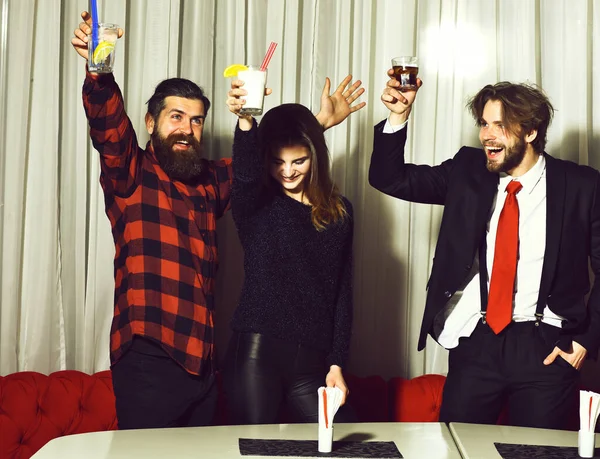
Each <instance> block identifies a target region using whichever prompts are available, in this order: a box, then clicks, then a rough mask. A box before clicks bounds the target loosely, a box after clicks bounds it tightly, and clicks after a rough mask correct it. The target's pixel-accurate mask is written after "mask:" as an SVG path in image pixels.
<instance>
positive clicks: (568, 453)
mask: <svg viewBox="0 0 600 459" xmlns="http://www.w3.org/2000/svg"><path fill="white" fill-rule="evenodd" d="M494 446H495V447H496V450H497V451H498V453H500V456H502V458H503V459H530V458H534V459H580V458H579V454H578V453H577V448H576V447H570V446H536V445H513V444H510V443H494ZM594 458H596V459H600V448H596V450H595V451H594Z"/></svg>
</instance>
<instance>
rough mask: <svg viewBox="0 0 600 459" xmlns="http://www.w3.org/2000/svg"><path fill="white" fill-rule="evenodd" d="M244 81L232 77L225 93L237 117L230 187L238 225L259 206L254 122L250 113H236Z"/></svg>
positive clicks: (260, 169)
mask: <svg viewBox="0 0 600 459" xmlns="http://www.w3.org/2000/svg"><path fill="white" fill-rule="evenodd" d="M243 85H244V82H243V81H241V80H234V81H232V82H231V89H230V90H229V93H228V94H227V96H228V97H227V101H226V103H227V107H228V108H229V111H230V112H231V113H233V114H234V115H236V116H237V117H238V125H237V126H236V129H235V134H234V138H233V184H232V189H231V211H232V214H233V219H234V221H235V224H236V226H237V227H238V228H239V227H240V226H241V225H243V224H244V222H245V221H246V220H247V219H248V218H250V217H251V216H252V215H253V214H254V213H255V212H256V210H257V209H258V207H259V205H260V195H261V190H262V174H263V172H264V165H263V162H262V160H261V157H260V151H259V148H258V140H257V127H256V121H255V120H254V118H252V117H251V116H244V115H241V114H240V110H241V109H242V107H243V105H244V103H245V101H244V96H245V95H246V94H247V93H246V90H245V89H243V88H242V86H243Z"/></svg>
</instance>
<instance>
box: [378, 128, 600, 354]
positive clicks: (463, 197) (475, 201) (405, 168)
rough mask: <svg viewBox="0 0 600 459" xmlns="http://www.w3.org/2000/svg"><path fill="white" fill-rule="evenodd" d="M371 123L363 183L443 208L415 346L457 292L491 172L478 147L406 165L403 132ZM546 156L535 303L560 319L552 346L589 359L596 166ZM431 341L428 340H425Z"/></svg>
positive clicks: (594, 337) (478, 233)
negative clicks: (582, 352)
mask: <svg viewBox="0 0 600 459" xmlns="http://www.w3.org/2000/svg"><path fill="white" fill-rule="evenodd" d="M384 125H385V121H383V122H381V123H379V124H378V125H377V126H375V138H374V147H373V155H372V157H371V167H370V169H369V183H370V184H371V185H372V186H373V187H375V188H376V189H378V190H380V191H382V192H383V193H386V194H388V195H390V196H394V197H396V198H400V199H403V200H406V201H412V202H420V203H427V204H440V205H443V206H444V214H443V217H442V223H441V227H440V232H439V237H438V242H437V246H436V250H435V258H434V261H433V267H432V270H431V276H430V278H429V282H428V292H427V303H426V305H425V313H424V315H423V322H422V325H421V334H420V336H419V346H418V349H419V350H421V349H423V348H424V347H425V343H426V338H427V334H428V333H431V332H432V325H433V319H434V317H435V316H436V314H437V313H438V312H440V310H441V309H442V308H443V307H444V306H445V305H446V303H447V302H448V300H449V299H450V298H451V297H452V295H453V294H454V292H456V290H457V289H458V288H459V287H460V285H461V284H462V283H463V281H464V280H465V278H466V276H467V274H468V273H469V271H470V269H471V265H472V263H473V260H474V258H475V253H476V250H477V248H478V247H479V245H480V244H481V242H482V238H484V237H485V235H486V227H487V223H488V219H489V216H490V211H491V206H492V204H493V201H494V198H495V195H496V191H497V187H498V178H499V176H498V174H496V173H492V172H489V171H488V170H487V168H486V158H485V153H484V151H483V150H481V149H477V148H471V147H463V148H461V149H460V151H459V152H458V153H457V154H456V155H455V156H454V158H452V159H449V160H447V161H444V162H443V163H442V164H440V165H437V166H426V165H415V164H406V163H405V162H404V145H405V143H406V131H407V129H402V130H401V131H399V132H396V133H395V134H383V126H384ZM544 155H545V157H546V186H547V190H546V203H547V217H546V251H545V254H544V264H543V268H542V279H541V284H540V291H539V297H538V305H539V304H542V305H546V304H547V305H548V307H549V308H550V309H551V310H552V311H553V312H554V313H556V314H558V315H559V316H562V317H564V318H565V321H564V322H563V328H562V331H561V338H560V340H559V342H557V345H558V346H559V347H560V348H561V349H563V350H568V349H569V348H570V346H571V341H572V340H575V341H577V342H578V343H580V344H581V345H582V346H584V347H585V348H586V349H587V350H588V353H589V355H591V356H592V357H594V356H595V355H596V353H597V351H598V345H599V344H600V287H598V283H595V285H594V287H593V288H592V291H591V294H590V296H589V298H588V302H587V307H586V302H585V296H586V295H587V293H588V292H589V290H590V281H589V269H588V260H589V261H591V266H592V269H593V271H594V275H595V276H597V275H598V274H599V273H600V174H599V173H598V171H596V170H595V169H592V168H590V167H587V166H579V165H577V164H575V163H572V162H570V161H563V160H559V159H556V158H553V157H552V156H550V155H548V154H546V153H544ZM432 336H433V335H432Z"/></svg>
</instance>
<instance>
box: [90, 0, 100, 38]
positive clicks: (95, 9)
mask: <svg viewBox="0 0 600 459" xmlns="http://www.w3.org/2000/svg"><path fill="white" fill-rule="evenodd" d="M90 9H91V10H92V49H96V46H98V4H97V3H96V0H90Z"/></svg>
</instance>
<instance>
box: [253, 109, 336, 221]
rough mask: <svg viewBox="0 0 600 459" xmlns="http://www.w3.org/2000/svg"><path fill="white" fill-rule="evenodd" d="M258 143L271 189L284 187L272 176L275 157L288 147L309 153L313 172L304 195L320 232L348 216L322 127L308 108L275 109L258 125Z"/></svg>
mask: <svg viewBox="0 0 600 459" xmlns="http://www.w3.org/2000/svg"><path fill="white" fill-rule="evenodd" d="M258 140H259V145H260V149H261V152H262V154H263V164H264V170H265V184H266V186H267V187H271V188H273V187H275V188H276V189H279V188H280V187H281V185H280V184H279V183H277V182H275V180H273V179H272V178H271V176H270V174H269V165H270V162H271V160H272V157H273V156H274V155H276V154H277V153H279V151H280V150H281V149H282V148H286V147H296V146H302V147H306V149H307V150H308V152H309V158H310V171H309V173H308V174H307V176H306V177H305V179H304V180H305V187H304V193H305V195H306V197H307V198H308V200H309V202H310V203H311V205H312V223H313V225H314V227H315V228H316V229H317V230H318V231H322V230H324V229H325V228H326V227H327V226H328V225H330V224H332V223H336V222H338V221H340V220H342V219H343V218H344V217H345V216H346V215H347V213H346V207H345V206H344V202H343V201H342V197H341V195H340V193H339V191H338V189H337V187H336V186H335V184H334V183H333V180H332V178H331V172H330V169H329V150H328V149H327V143H326V142H325V136H324V135H323V126H321V125H320V124H319V122H318V121H317V119H316V118H315V116H314V115H313V114H312V113H311V111H310V110H309V109H308V108H306V107H305V106H304V105H300V104H282V105H279V106H278V107H275V108H272V109H271V110H269V111H268V112H267V113H266V114H265V115H264V116H263V118H262V121H261V122H260V125H259V126H258Z"/></svg>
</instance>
